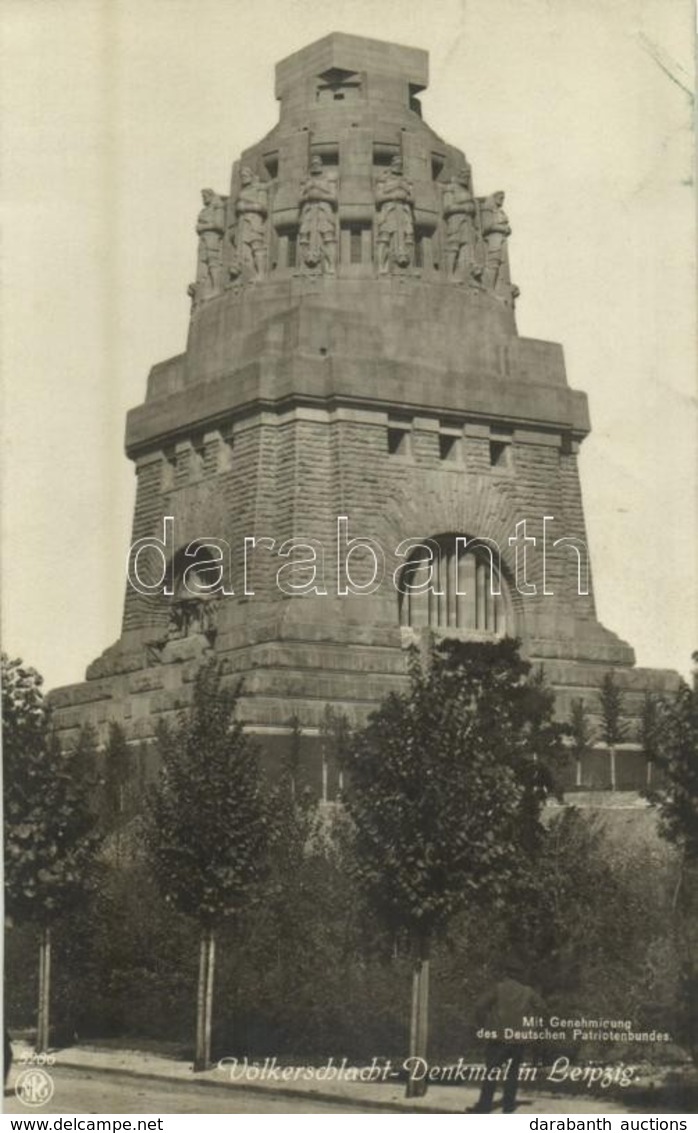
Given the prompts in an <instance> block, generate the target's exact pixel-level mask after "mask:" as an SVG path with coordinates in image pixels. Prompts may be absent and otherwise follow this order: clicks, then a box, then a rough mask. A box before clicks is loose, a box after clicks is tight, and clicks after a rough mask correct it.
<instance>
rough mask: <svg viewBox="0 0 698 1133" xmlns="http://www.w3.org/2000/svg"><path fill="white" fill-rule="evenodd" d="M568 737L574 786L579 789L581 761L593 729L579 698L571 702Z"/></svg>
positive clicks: (580, 784)
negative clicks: (573, 768)
mask: <svg viewBox="0 0 698 1133" xmlns="http://www.w3.org/2000/svg"><path fill="white" fill-rule="evenodd" d="M570 737H571V740H572V743H571V752H572V755H573V756H574V761H575V786H577V787H581V786H582V760H583V759H584V756H585V755H586V753H587V751H588V750H589V745H590V744H591V743H592V742H593V739H594V729H593V728H592V726H591V722H590V719H589V713H588V711H587V707H586V705H585V703H584V700H583V699H582V698H581V697H580V698H579V699H577V700H573V701H572V707H571V710H570Z"/></svg>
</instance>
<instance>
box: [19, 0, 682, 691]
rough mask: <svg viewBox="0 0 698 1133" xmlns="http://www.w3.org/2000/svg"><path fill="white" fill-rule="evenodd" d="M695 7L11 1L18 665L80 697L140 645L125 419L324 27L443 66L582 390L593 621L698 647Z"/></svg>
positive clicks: (649, 639) (437, 123)
mask: <svg viewBox="0 0 698 1133" xmlns="http://www.w3.org/2000/svg"><path fill="white" fill-rule="evenodd" d="M693 27H694V17H693V11H692V4H691V3H689V2H688V0H555V2H554V3H553V2H552V0H410V3H409V4H406V3H404V0H370V2H369V0H323V2H322V3H320V2H315V0H313V2H309V0H255V3H254V4H251V3H249V2H248V0H137V2H132V0H4V3H3V6H2V11H1V13H0V33H1V36H2V38H1V40H0V64H1V70H2V78H1V79H0V100H1V103H0V105H1V108H2V114H3V119H4V128H3V134H2V138H1V140H0V151H1V152H0V156H1V157H2V165H3V170H4V174H3V182H2V191H1V204H2V249H1V252H0V284H1V288H2V290H1V292H0V304H1V306H0V315H1V326H2V329H1V330H0V363H1V366H2V377H3V392H2V396H3V426H2V429H3V437H2V442H3V443H2V463H3V500H2V611H3V635H2V636H3V648H4V649H5V650H6V651H8V652H9V653H10V654H11V655H12V656H22V657H23V658H24V660H25V661H26V662H27V663H29V664H32V665H34V666H35V667H36V668H38V669H39V671H40V672H41V673H43V675H44V677H45V681H46V687H47V688H52V687H55V686H56V685H60V684H66V683H71V682H74V681H79V680H81V679H82V678H83V676H84V671H85V667H86V665H87V664H89V662H90V661H91V660H93V659H94V658H95V657H97V656H99V654H100V653H101V652H102V651H103V650H104V649H105V648H106V647H107V646H108V645H110V644H111V643H112V642H113V641H115V640H116V639H117V638H118V636H119V632H120V622H121V609H122V602H123V596H124V591H125V585H126V583H125V561H126V553H127V550H128V545H129V542H130V537H131V516H132V508H133V499H134V476H133V468H132V465H131V464H130V462H129V461H128V460H127V459H126V457H125V456H124V455H123V435H124V417H125V413H126V410H127V409H128V408H129V407H131V406H133V405H136V404H139V403H140V402H141V401H142V400H143V397H144V394H145V381H146V377H147V374H148V370H149V369H150V367H151V365H153V364H154V363H156V362H158V361H161V360H163V359H165V358H168V357H171V356H172V355H174V354H178V353H180V352H181V351H182V350H183V349H184V346H185V341H186V332H187V323H188V316H189V300H188V299H187V297H186V288H187V284H188V283H189V281H190V280H191V279H192V278H193V277H194V274H195V261H196V236H195V234H194V223H195V220H196V215H197V212H198V210H199V208H200V196H199V194H200V189H201V188H202V186H208V185H211V186H212V187H213V188H214V189H216V190H217V191H219V192H222V193H226V192H227V187H228V183H229V176H230V166H231V163H232V162H233V161H234V160H235V159H236V158H237V157H238V156H239V153H240V151H241V150H242V149H244V148H245V147H246V146H248V145H250V144H252V143H253V142H255V141H256V140H258V139H259V138H260V137H261V136H262V135H263V134H264V133H266V132H267V130H269V129H270V128H271V126H272V125H273V124H274V122H275V121H276V116H277V106H276V103H275V101H274V95H273V79H274V72H273V69H274V64H275V63H276V62H278V60H280V59H282V58H284V57H285V56H286V55H289V54H291V53H292V52H293V51H296V50H298V49H299V48H301V47H303V46H305V45H306V44H308V43H311V42H313V41H314V40H316V39H319V38H320V37H322V36H323V35H326V34H328V33H329V32H331V31H344V32H348V33H352V34H358V35H367V36H371V37H373V38H377V39H388V40H393V41H396V42H400V43H404V44H408V45H412V46H415V47H422V48H425V49H426V50H427V51H428V52H429V54H430V73H431V81H430V86H429V90H428V91H426V92H425V93H424V94H423V95H422V96H421V101H422V107H423V114H424V117H425V119H426V121H427V122H428V123H429V124H430V125H431V126H432V127H433V128H434V129H435V130H436V131H437V132H438V133H439V134H441V136H442V137H444V138H445V140H447V141H448V142H450V143H452V144H454V145H457V146H459V147H461V148H462V149H464V150H465V152H466V154H467V156H468V159H469V161H470V162H471V164H472V167H473V174H474V183H475V190H476V192H477V193H478V194H481V195H483V194H485V193H489V192H492V191H494V190H496V189H500V188H503V189H505V190H506V193H507V199H506V208H507V213H508V215H509V218H510V221H511V224H512V228H513V235H512V237H511V240H510V244H509V252H510V261H511V265H512V276H513V278H514V281H515V282H516V283H517V284H518V285H519V287H520V288H521V298H520V299H519V302H518V314H517V317H518V327H519V332H520V333H521V334H522V335H526V336H529V337H532V338H542V339H548V340H551V341H554V342H561V343H562V344H563V346H564V350H565V358H566V364H567V373H568V380H569V383H570V385H571V386H572V387H574V388H577V389H583V390H585V391H586V392H587V394H588V396H589V401H590V409H591V419H592V429H593V431H592V433H591V435H590V437H589V438H587V440H586V441H585V442H584V444H583V446H582V450H581V456H580V470H581V477H582V488H583V492H584V502H585V514H586V520H587V530H588V537H589V545H590V552H591V556H592V569H593V579H594V586H595V592H596V601H597V611H598V614H599V616H600V619H601V620H602V621H603V622H604V624H605V625H607V626H608V627H609V628H610V629H612V630H614V631H615V632H616V633H618V634H619V635H620V637H621V638H623V639H624V640H626V641H629V642H630V643H631V644H632V645H633V646H634V648H635V650H636V654H637V661H638V664H641V665H646V666H652V667H668V668H675V669H678V670H679V671H681V672H682V673H684V674H687V673H688V672H689V670H690V655H691V652H692V651H693V650H694V649H696V648H698V624H697V613H696V593H697V592H698V585H697V583H698V578H697V573H698V572H697V558H696V555H697V548H698V531H697V530H696V514H697V511H698V509H697V508H696V503H697V499H696V496H697V486H698V476H697V474H696V472H697V466H696V451H697V448H698V446H696V413H695V409H696V366H695V337H696V335H695V331H696V327H695V283H694V279H695V220H694V215H695V214H694V196H693V192H694V190H693V172H694V171H693V166H692V160H693V157H692V155H693V144H692V134H691V116H692V106H691V93H690V92H691V91H692V90H693V73H692V68H693Z"/></svg>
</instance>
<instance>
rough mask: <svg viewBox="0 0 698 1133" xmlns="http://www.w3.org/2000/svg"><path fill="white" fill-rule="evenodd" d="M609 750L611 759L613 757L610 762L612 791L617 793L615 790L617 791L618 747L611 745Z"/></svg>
mask: <svg viewBox="0 0 698 1133" xmlns="http://www.w3.org/2000/svg"><path fill="white" fill-rule="evenodd" d="M608 750H609V754H610V757H611V760H610V762H611V790H612V791H615V789H616V747H615V744H610V746H609V749H608Z"/></svg>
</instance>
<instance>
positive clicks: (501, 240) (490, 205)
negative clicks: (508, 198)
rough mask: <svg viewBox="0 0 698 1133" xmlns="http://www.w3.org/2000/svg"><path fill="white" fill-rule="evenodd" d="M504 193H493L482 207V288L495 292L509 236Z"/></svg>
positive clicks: (509, 230) (509, 229)
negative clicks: (483, 243) (483, 247)
mask: <svg viewBox="0 0 698 1133" xmlns="http://www.w3.org/2000/svg"><path fill="white" fill-rule="evenodd" d="M503 205H504V193H502V192H501V191H500V192H497V193H493V194H492V196H490V197H487V198H486V199H485V201H484V203H483V205H482V237H483V240H484V241H485V268H484V272H483V276H482V283H483V286H484V287H486V288H487V289H488V290H489V291H495V290H496V287H497V283H498V282H499V277H500V275H501V271H502V264H503V263H504V257H505V254H506V243H507V239H508V237H509V236H511V228H510V226H509V218H508V217H507V214H506V213H505V211H504V208H503Z"/></svg>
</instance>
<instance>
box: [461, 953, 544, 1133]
mask: <svg viewBox="0 0 698 1133" xmlns="http://www.w3.org/2000/svg"><path fill="white" fill-rule="evenodd" d="M521 974H522V969H521V965H520V963H519V961H518V959H513V960H511V961H510V963H509V964H508V965H507V966H506V968H505V974H504V976H503V978H502V979H500V980H498V981H497V983H495V984H493V986H492V987H491V988H490V989H489V991H487V992H486V993H485V995H483V996H482V998H481V999H480V1000H479V1001H478V1003H477V1005H476V1008H475V1020H476V1023H477V1025H478V1026H479V1027H483V1028H484V1029H485V1030H487V1031H489V1032H490V1033H492V1034H496V1035H497V1038H492V1039H488V1040H487V1042H486V1047H485V1067H486V1074H485V1079H484V1081H483V1083H482V1088H481V1090H480V1097H479V1099H478V1102H477V1105H474V1106H473V1107H472V1109H471V1110H469V1111H468V1112H470V1113H491V1112H492V1103H493V1101H494V1091H495V1089H496V1086H497V1081H498V1080H499V1081H502V1082H503V1087H502V1113H513V1112H514V1110H515V1109H516V1090H517V1087H518V1084H519V1067H520V1066H521V1063H522V1061H523V1056H524V1052H525V1043H523V1042H520V1041H516V1040H509V1039H506V1038H505V1037H504V1035H505V1032H506V1031H507V1029H510V1030H513V1031H521V1029H522V1026H523V1020H524V1018H525V1017H526V1016H527V1015H528V1016H530V1015H534V1016H542V1015H544V1014H545V1012H546V1007H545V1004H544V1003H543V1000H542V999H541V997H540V996H539V995H538V993H537V992H536V991H534V989H533V988H532V987H529V985H528V984H526V983H522V982H521V981H520V979H519V978H518V977H519V976H520V975H521ZM497 1068H499V1069H500V1071H501V1078H499V1079H497V1078H496V1077H495V1076H494V1073H496V1070H497ZM491 1072H494V1073H493V1074H492V1077H491V1078H490V1073H491Z"/></svg>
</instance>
